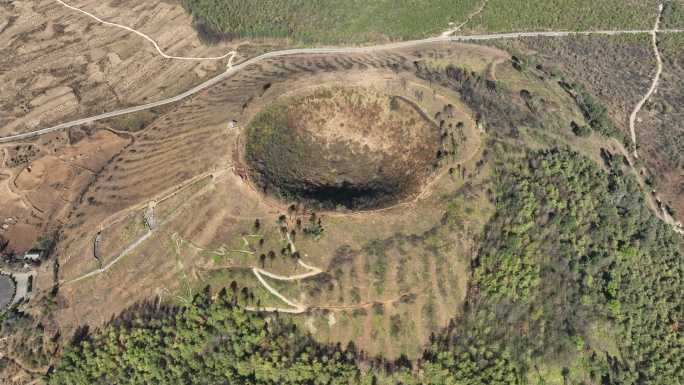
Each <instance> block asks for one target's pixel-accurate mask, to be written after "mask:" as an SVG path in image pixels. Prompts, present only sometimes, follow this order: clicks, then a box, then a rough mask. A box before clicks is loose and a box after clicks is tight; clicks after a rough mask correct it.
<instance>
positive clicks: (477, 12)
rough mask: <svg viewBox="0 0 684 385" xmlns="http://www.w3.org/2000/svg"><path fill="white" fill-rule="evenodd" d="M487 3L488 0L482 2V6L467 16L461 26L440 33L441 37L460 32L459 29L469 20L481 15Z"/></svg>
mask: <svg viewBox="0 0 684 385" xmlns="http://www.w3.org/2000/svg"><path fill="white" fill-rule="evenodd" d="M488 2H489V0H482V4H481V5H480V7H479V8H478V9H476V10H475V12H473V13H471V14H470V15H468V17H466V19H465V21H463V22H462V23H461V24H459V25H457V26H456V27H454V28H451V29H448V30H446V31H444V32H442V36H451V35H453V34H455V33H456V32H458V31H460V30H461V28H463V27H464V26H465V25H466V24H468V23H470V20H472V19H473V18H474V17H475V16H477V15H479V14H480V13H482V11H483V10H484V9H485V7H486V6H487V3H488Z"/></svg>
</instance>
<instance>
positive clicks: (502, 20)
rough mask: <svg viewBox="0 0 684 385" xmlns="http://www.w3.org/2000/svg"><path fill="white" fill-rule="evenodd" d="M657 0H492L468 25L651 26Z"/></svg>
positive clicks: (504, 28)
mask: <svg viewBox="0 0 684 385" xmlns="http://www.w3.org/2000/svg"><path fill="white" fill-rule="evenodd" d="M658 4H659V2H658V1H656V0H601V1H595V0H489V1H488V2H487V5H486V7H485V8H484V10H483V11H482V13H480V14H479V15H477V16H476V17H474V18H473V19H472V20H471V21H470V23H469V24H468V26H467V28H469V29H472V30H476V31H487V32H513V31H529V30H572V31H585V30H613V29H651V28H653V24H654V23H655V18H656V15H657V13H658Z"/></svg>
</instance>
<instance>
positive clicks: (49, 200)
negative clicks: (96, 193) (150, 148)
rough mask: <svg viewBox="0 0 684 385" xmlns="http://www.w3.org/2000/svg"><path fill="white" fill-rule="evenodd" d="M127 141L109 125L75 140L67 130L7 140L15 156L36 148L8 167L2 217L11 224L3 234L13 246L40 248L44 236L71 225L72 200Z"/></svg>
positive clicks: (1, 197) (0, 231) (1, 230)
mask: <svg viewBox="0 0 684 385" xmlns="http://www.w3.org/2000/svg"><path fill="white" fill-rule="evenodd" d="M127 143H128V139H126V138H122V137H120V136H118V135H116V134H113V133H111V132H109V131H104V130H103V131H97V132H95V133H94V134H92V135H89V136H85V137H83V138H82V139H81V140H80V141H78V142H76V143H71V144H70V143H68V138H67V135H66V134H63V135H53V136H52V137H44V138H41V139H40V140H38V141H35V142H33V143H30V144H25V145H18V146H17V145H6V146H5V147H4V150H5V152H6V153H9V154H10V155H8V156H6V158H9V159H10V160H11V159H12V158H13V155H12V153H13V152H14V153H16V151H17V150H16V149H17V147H19V148H24V147H26V146H31V147H32V148H34V149H35V155H34V156H32V157H31V158H30V160H27V161H26V162H22V163H20V164H18V165H15V163H10V162H6V163H5V168H4V169H2V170H3V173H6V174H5V175H6V177H5V178H3V179H2V180H0V189H1V190H2V191H3V193H2V194H0V206H1V207H2V208H3V210H2V213H1V214H0V222H2V224H3V225H5V226H3V227H2V228H0V235H2V236H3V237H5V238H6V239H8V240H9V241H10V243H9V245H8V249H9V250H12V251H15V252H17V253H21V252H23V251H25V250H27V249H29V248H32V247H37V246H39V245H38V243H39V242H38V238H39V237H40V236H41V235H45V234H49V233H51V232H52V231H53V230H55V229H57V228H59V227H60V226H61V225H63V224H65V223H66V222H67V218H68V217H69V214H70V212H71V209H72V205H73V204H75V203H76V202H78V201H79V199H80V197H81V194H82V192H83V190H84V189H85V188H86V187H87V186H88V185H89V184H90V183H91V181H92V179H93V178H94V177H95V175H96V173H97V172H99V170H100V169H102V167H104V165H105V164H106V163H107V162H108V161H109V160H110V159H111V157H113V156H114V155H115V154H116V153H118V152H119V151H121V149H122V148H124V147H125V145H126V144H127ZM8 163H9V164H8ZM5 227H6V228H5Z"/></svg>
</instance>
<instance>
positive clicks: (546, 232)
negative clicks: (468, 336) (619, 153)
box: [471, 150, 684, 384]
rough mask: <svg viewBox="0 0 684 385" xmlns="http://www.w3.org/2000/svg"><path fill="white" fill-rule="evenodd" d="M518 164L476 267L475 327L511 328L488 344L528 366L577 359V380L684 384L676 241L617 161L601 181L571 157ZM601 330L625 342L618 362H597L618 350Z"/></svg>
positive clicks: (509, 169) (502, 180)
mask: <svg viewBox="0 0 684 385" xmlns="http://www.w3.org/2000/svg"><path fill="white" fill-rule="evenodd" d="M514 164H515V163H512V162H508V163H503V162H502V164H501V165H500V167H499V171H498V173H497V178H498V181H497V184H496V185H497V189H498V192H497V200H496V205H497V212H496V214H495V215H494V217H493V218H492V220H491V222H490V223H489V225H488V228H487V229H486V230H485V238H484V240H483V243H482V246H481V250H480V252H479V257H478V258H477V259H476V260H475V262H474V266H475V269H474V273H473V275H474V277H473V284H474V285H473V287H475V288H477V291H478V294H477V295H475V298H478V297H479V298H480V299H481V300H482V301H483V302H481V303H484V305H482V306H480V307H479V309H478V311H479V315H478V316H476V317H475V319H476V320H477V321H480V320H484V319H488V318H492V319H498V320H499V321H498V322H494V324H497V325H506V326H505V327H498V328H494V329H492V330H491V331H490V333H491V334H490V338H492V341H493V342H492V343H494V341H496V342H500V343H502V342H503V343H506V344H507V345H509V346H513V347H514V348H515V349H520V352H521V353H520V355H518V356H517V359H518V360H521V365H529V364H530V362H534V360H541V361H542V362H545V363H547V364H553V363H558V366H559V367H563V366H565V367H568V366H571V365H572V363H573V362H575V360H577V359H582V360H584V361H585V364H586V366H585V369H584V371H581V372H579V373H576V377H575V380H580V379H582V378H586V377H587V376H588V377H590V378H592V379H603V380H602V381H603V382H604V383H620V384H633V383H649V384H669V383H678V382H681V381H682V380H683V379H684V378H683V377H682V376H683V375H684V367H683V363H684V352H683V351H682V350H681V346H680V344H681V340H682V337H683V334H682V331H681V328H679V327H678V322H679V321H678V320H681V319H682V316H683V315H684V314H683V310H682V306H681V298H680V297H681V296H680V295H679V294H678V293H681V292H682V290H684V270H682V259H683V258H682V254H681V251H680V250H679V240H678V239H677V236H676V234H675V233H674V232H673V231H672V230H671V229H670V228H669V227H668V226H667V225H666V224H664V223H662V222H660V221H659V220H658V219H657V218H655V217H654V216H653V215H652V214H651V212H650V211H649V210H648V208H647V207H646V206H645V205H644V201H643V197H642V194H641V191H640V189H639V187H638V185H637V183H636V181H635V180H634V179H633V178H632V177H630V176H627V175H624V174H623V172H622V171H621V166H622V164H621V162H619V161H618V162H615V164H610V167H611V171H610V173H606V172H604V171H601V170H600V169H599V167H598V166H597V165H595V164H594V163H592V162H591V161H589V160H588V159H586V158H583V157H581V156H579V155H578V154H576V153H573V152H569V151H565V150H545V151H540V152H534V153H531V154H530V155H529V156H528V157H527V159H526V160H525V161H524V162H519V163H517V165H514ZM654 282H657V283H654ZM475 298H472V294H471V300H475ZM475 314H478V312H475ZM606 322H608V323H609V324H611V325H613V327H614V329H615V330H616V333H617V334H618V338H617V339H616V341H615V342H616V343H617V347H618V351H619V354H618V355H617V356H615V355H613V354H614V353H611V352H606V351H600V350H598V349H600V348H599V347H600V346H610V345H611V344H612V343H613V342H611V341H601V340H600V337H599V336H597V335H596V333H594V332H593V330H595V328H594V327H593V326H592V325H596V324H599V325H604V324H605V323H606ZM504 330H506V332H504ZM511 330H517V332H514V333H512V334H509V333H510V331H511ZM503 333H507V335H504V334H503ZM597 338H598V340H597ZM591 341H594V343H596V344H597V345H598V346H592V345H589V342H591ZM522 352H526V353H522ZM567 375H568V373H566V374H564V375H563V377H567Z"/></svg>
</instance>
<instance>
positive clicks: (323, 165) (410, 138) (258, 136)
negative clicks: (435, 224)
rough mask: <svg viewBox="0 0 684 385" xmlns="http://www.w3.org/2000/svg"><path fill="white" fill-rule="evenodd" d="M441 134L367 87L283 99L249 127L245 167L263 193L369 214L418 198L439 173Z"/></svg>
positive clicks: (399, 101) (410, 106) (401, 103)
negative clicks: (371, 210) (431, 179)
mask: <svg viewBox="0 0 684 385" xmlns="http://www.w3.org/2000/svg"><path fill="white" fill-rule="evenodd" d="M439 147H440V146H439V128H438V127H437V125H436V124H435V123H434V122H433V121H432V120H431V119H430V117H428V116H426V115H425V114H424V113H423V112H422V111H421V109H420V107H419V106H417V105H416V104H415V103H414V102H412V101H410V100H407V99H405V98H402V97H399V96H392V95H387V94H384V93H382V92H380V91H377V90H374V89H367V88H361V87H335V88H319V89H316V90H314V91H310V92H308V93H306V94H303V95H297V96H283V97H281V98H279V99H276V100H275V101H274V102H273V103H272V104H270V105H269V106H267V107H265V108H264V109H263V110H262V111H260V112H259V113H258V114H257V115H256V116H255V117H254V118H253V119H252V121H251V122H250V123H249V124H248V127H247V139H246V144H245V151H246V152H245V158H246V159H245V160H246V162H247V164H248V166H249V169H250V177H251V178H252V180H253V181H254V182H255V183H256V184H257V185H258V186H259V187H260V188H262V189H263V190H264V191H265V192H268V193H272V194H275V195H277V196H279V197H281V198H284V199H286V200H298V201H302V202H304V203H307V204H312V205H315V206H317V207H319V208H324V209H336V208H340V207H344V208H346V209H353V210H365V209H372V208H378V207H385V206H389V205H392V204H395V203H397V202H399V201H401V200H402V199H405V198H407V197H409V196H410V195H412V194H414V193H416V192H417V191H418V190H419V189H420V186H421V185H422V184H423V183H424V182H425V180H426V179H427V178H428V177H429V176H430V174H431V173H432V171H433V170H434V169H435V167H436V162H437V152H438V150H439Z"/></svg>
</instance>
